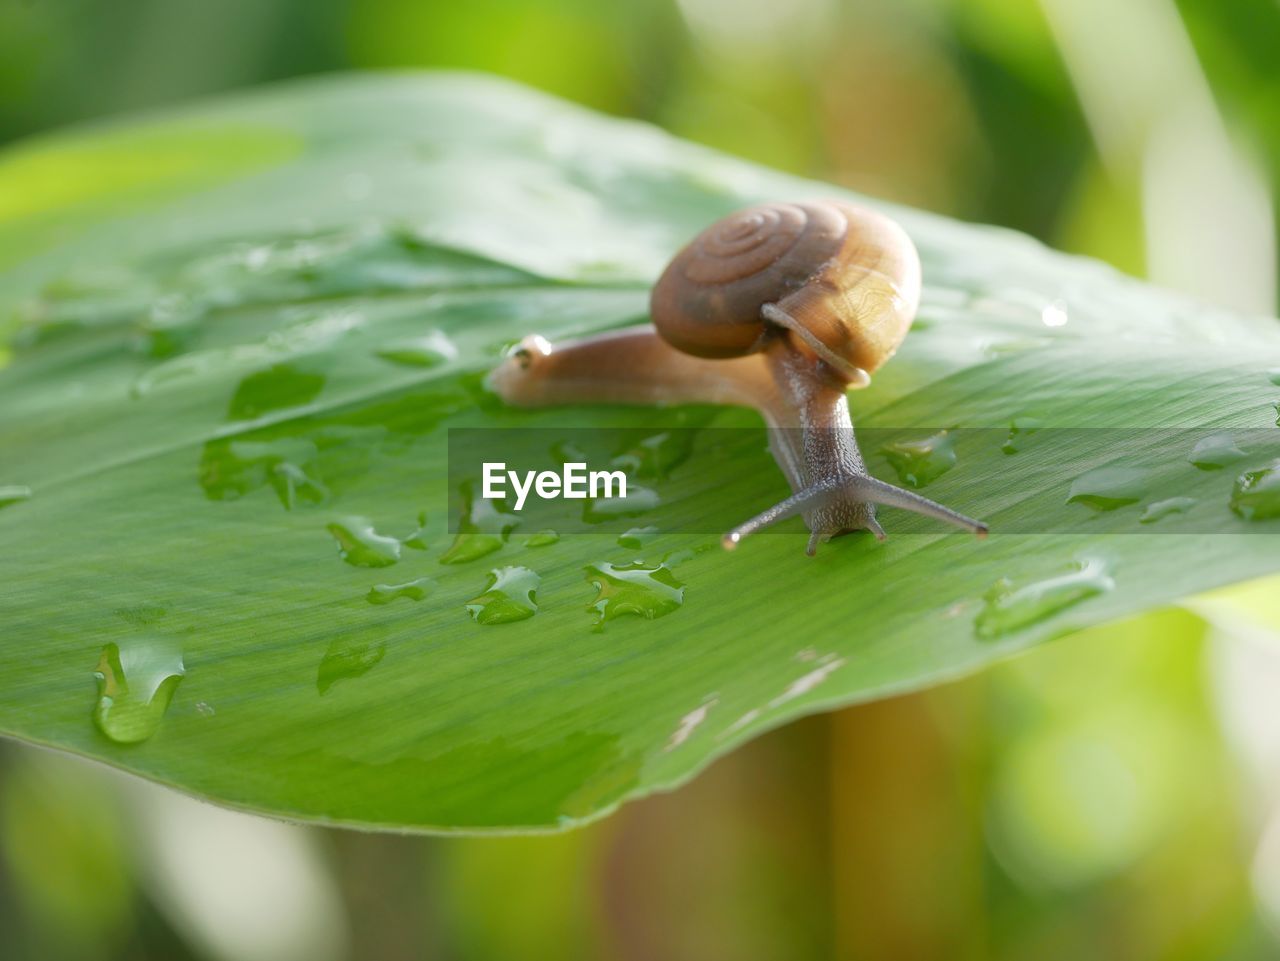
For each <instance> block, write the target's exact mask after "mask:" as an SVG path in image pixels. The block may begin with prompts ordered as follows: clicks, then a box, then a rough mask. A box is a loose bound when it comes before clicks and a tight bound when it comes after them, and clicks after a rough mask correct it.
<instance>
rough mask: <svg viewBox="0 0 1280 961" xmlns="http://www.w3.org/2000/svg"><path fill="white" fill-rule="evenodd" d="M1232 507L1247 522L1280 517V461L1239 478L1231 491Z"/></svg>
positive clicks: (1248, 472)
mask: <svg viewBox="0 0 1280 961" xmlns="http://www.w3.org/2000/svg"><path fill="white" fill-rule="evenodd" d="M1230 505H1231V510H1232V511H1234V512H1235V513H1236V514H1238V515H1239V516H1240V517H1243V518H1244V519H1245V520H1250V521H1261V520H1270V519H1272V518H1276V517H1280V460H1273V461H1272V462H1271V463H1270V464H1268V465H1267V466H1266V467H1261V468H1259V469H1258V470H1251V471H1245V472H1244V473H1243V474H1241V475H1240V476H1239V477H1237V478H1236V482H1235V486H1234V487H1233V488H1232V489H1231V501H1230Z"/></svg>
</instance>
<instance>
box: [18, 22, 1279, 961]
mask: <svg viewBox="0 0 1280 961" xmlns="http://www.w3.org/2000/svg"><path fill="white" fill-rule="evenodd" d="M1277 51H1280V4H1277V3H1276V2H1274V0H1182V2H1177V3H1175V2H1173V0H1119V2H1117V0H870V2H861V0H789V2H786V3H783V2H779V0H614V2H612V3H601V2H598V0H542V2H537V3H534V2H528V0H471V2H468V3H465V4H456V3H455V4H445V3H438V2H422V0H360V2H356V0H220V2H217V3H214V2H210V0H112V2H105V0H0V144H2V143H5V142H9V141H11V140H13V139H15V138H18V137H21V136H24V135H28V134H32V133H38V132H40V131H43V130H46V129H50V128H53V127H57V126H60V125H63V124H66V123H69V122H74V121H81V120H85V119H93V118H99V117H105V116H109V115H111V114H114V113H118V112H122V111H133V110H137V109H142V108H149V107H153V106H159V105H165V104H170V103H176V102H180V101H183V100H186V99H189V98H191V97H195V96H202V95H206V94H211V93H217V92H220V91H224V90H229V89H234V88H239V87H244V86H247V85H252V84H257V83H261V82H266V81H271V80H277V79H282V78H287V77H292V76H299V75H306V74H313V73H317V72H323V71H331V70H340V69H351V68H405V67H424V66H425V67H451V68H469V69H479V70H487V71H493V72H496V73H500V74H504V75H506V76H510V77H513V78H515V79H517V80H521V81H524V82H526V83H529V84H531V85H533V86H536V87H540V88H542V89H544V90H547V91H550V92H552V93H555V94H559V95H561V96H564V97H568V98H570V99H573V100H576V101H578V102H581V103H583V104H586V105H588V106H590V107H594V108H597V109H600V110H604V111H607V112H610V113H614V114H618V115H625V116H632V117H638V118H641V119H645V120H649V121H653V122H655V123H658V124H660V125H662V126H663V127H666V128H667V129H669V130H671V131H672V132H674V133H676V134H678V135H680V136H683V137H686V138H689V139H691V140H696V141H700V142H703V143H706V144H709V145H711V146H713V147H717V148H720V149H723V150H726V151H729V152H732V153H735V154H738V155H741V156H744V157H747V158H750V159H753V160H758V161H760V162H762V163H766V164H769V165H772V166H775V167H779V168H782V169H786V170H790V171H794V172H797V173H801V174H806V175H811V176H815V177H819V178H823V179H826V180H830V181H833V182H837V183H840V184H843V185H845V186H848V187H852V188H854V189H857V190H862V191H865V192H867V193H871V194H875V195H878V196H881V197H885V198H888V199H892V200H896V201H901V202H904V203H909V204H913V205H917V206H921V207H926V208H929V209H931V210H935V211H939V212H941V213H945V214H949V215H952V216H955V217H960V218H963V219H968V220H977V221H986V222H992V223H998V224H1003V225H1006V226H1009V227H1013V228H1016V229H1019V230H1024V231H1028V232H1030V233H1032V234H1034V235H1036V236H1038V237H1040V238H1041V239H1043V240H1045V241H1046V242H1048V243H1050V244H1052V245H1054V246H1057V247H1060V248H1063V249H1066V250H1071V251H1077V252H1080V253H1085V254H1090V255H1093V256H1098V257H1102V258H1104V259H1106V260H1109V261H1111V262H1112V263H1114V264H1115V265H1117V266H1118V267H1120V268H1122V269H1124V270H1127V271H1129V272H1132V273H1134V274H1138V275H1144V276H1147V277H1150V278H1151V279H1153V280H1155V281H1156V282H1158V283H1161V284H1165V285H1168V286H1174V287H1179V288H1182V289H1184V290H1188V291H1190V292H1192V293H1196V294H1199V295H1201V296H1203V297H1205V298H1208V299H1211V300H1215V301H1219V302H1223V303H1227V304H1230V305H1232V306H1234V307H1237V308H1240V309H1243V310H1248V311H1254V312H1264V313H1274V311H1275V306H1276V275H1277V252H1276V243H1275V221H1276V204H1275V199H1274V198H1275V197H1276V196H1277V194H1278V193H1280V189H1278V188H1280V56H1277ZM1122 320H1123V319H1122V318H1118V319H1117V322H1118V323H1121V322H1122ZM1118 335H1119V336H1123V332H1122V331H1119V332H1118ZM1277 364H1278V366H1280V360H1278V362H1277ZM1237 593H1239V592H1237ZM1245 594H1246V595H1247V596H1246V597H1245V599H1244V600H1238V599H1237V600H1235V601H1232V602H1231V603H1228V602H1226V601H1217V602H1212V603H1209V602H1205V603H1199V604H1197V605H1195V607H1194V612H1193V611H1184V610H1178V611H1165V612H1158V613H1155V614H1152V615H1149V616H1147V617H1144V618H1141V619H1139V620H1136V621H1130V622H1127V623H1124V624H1118V625H1114V626H1111V627H1109V628H1106V629H1103V630H1096V631H1093V632H1090V633H1089V634H1088V635H1083V636H1077V637H1074V638H1072V639H1070V640H1067V641H1063V642H1059V643H1056V644H1052V645H1049V646H1047V647H1045V648H1042V649H1040V650H1039V651H1037V652H1034V653H1031V654H1028V655H1025V656H1023V657H1021V658H1019V659H1018V660H1016V661H1013V662H1010V663H1008V664H1006V665H1004V666H1002V667H1000V668H997V669H995V670H992V671H989V672H987V673H985V674H983V675H980V676H978V677H974V678H971V679H968V680H965V681H962V682H958V683H954V684H951V685H948V686H944V687H941V688H938V689H935V690H933V691H931V692H928V693H925V694H919V695H914V696H908V697H902V698H898V699H895V700H891V701H886V702H882V703H878V704H874V705H868V706H864V707H860V708H855V709H850V710H846V711H843V712H840V713H837V714H834V715H829V716H825V717H815V718H810V719H808V720H805V721H803V722H801V723H798V724H795V725H792V726H790V727H788V728H786V729H783V730H780V731H776V732H774V733H773V734H771V735H769V736H766V737H764V738H762V739H761V740H759V741H757V742H756V743H754V744H753V745H751V746H749V747H748V748H747V749H745V750H742V751H740V752H738V753H737V754H735V755H733V756H732V757H730V758H727V759H725V760H722V761H721V762H719V763H718V764H717V765H715V766H714V767H713V768H712V769H711V770H710V771H709V772H707V773H706V774H705V775H703V776H702V777H701V778H699V779H698V780H696V781H695V782H694V783H692V784H691V785H689V786H687V787H685V788H683V789H682V790H680V791H678V792H675V793H674V794H671V795H666V796H661V797H656V798H652V799H649V800H646V801H643V802H639V803H636V804H632V805H630V806H628V807H626V808H625V809H623V810H622V811H621V812H619V813H618V814H616V815H615V816H613V817H611V818H609V819H607V820H605V821H603V822H601V823H598V824H596V825H595V826H593V827H590V828H588V829H585V830H581V831H577V832H575V833H572V834H568V835H562V836H554V837H534V838H491V839H468V838H411V837H398V836H390V835H388V836H378V835H361V834H355V833H349V832H338V831H326V830H323V829H316V828H299V827H293V826H288V825H284V824H280V823H276V822H272V821H266V820H262V819H257V818H251V817H246V816H243V815H238V814H231V813H228V812H224V811H221V810H218V809H215V808H212V807H209V806H206V805H202V804H199V803H197V802H194V801H190V800H188V799H185V798H183V797H180V796H178V795H176V794H172V793H170V792H166V791H163V790H160V789H157V788H154V787H151V786H149V785H145V784H142V783H140V782H135V781H131V780H128V779H125V778H123V777H120V776H118V775H115V774H113V773H111V772H108V771H105V770H102V769H99V768H95V767H91V766H89V765H87V764H84V763H81V762H77V761H72V760H70V759H65V758H61V757H58V756H54V755H52V754H48V753H44V752H39V751H36V750H33V749H29V748H19V747H18V746H17V745H14V744H10V743H0V958H4V959H6V961H9V959H15V961H16V959H41V961H45V959H49V961H56V959H61V958H67V959H97V958H102V959H126V958H127V959H150V958H155V959H182V958H206V959H213V961H221V959H237V961H240V959H245V961H255V959H264V961H266V959H270V961H292V959H308V961H329V959H344V958H359V959H362V961H363V959H369V961H384V959H385V961H396V959H419V958H422V959H435V958H450V959H452V958H460V959H504V961H505V959H513V958H519V959H521V961H536V959H542V958H547V959H564V958H617V959H651V958H652V959H662V961H679V959H686V958H687V959H697V961H717V959H722V958H723V959H726V961H728V959H733V961H751V959H761V961H766V959H767V961H777V959H783V958H785V959H788V961H792V959H795V961H802V959H809V958H814V959H822V958H841V959H855V958H857V959H861V958H894V959H914V958H947V959H986V958H991V959H1002V961H1003V959H1007V961H1015V959H1019V961H1020V959H1028V961H1030V959H1036V961H1043V959H1050V961H1052V959H1059V958H1061V959H1073V961H1075V959H1079V958H1091V959H1111V958H1115V959H1121V958H1123V959H1147V958H1151V959H1156V958H1160V959H1179V961H1182V959H1187V961H1190V959H1201V958H1204V959H1215V961H1216V959H1242V961H1243V959H1267V958H1274V957H1276V956H1280V706H1277V704H1276V697H1275V692H1276V691H1277V690H1280V660H1278V659H1277V658H1276V652H1277V651H1278V650H1280V647H1278V646H1277V645H1280V629H1278V628H1277V625H1280V616H1277V612H1276V610H1274V608H1275V607H1276V606H1277V603H1278V602H1276V601H1274V600H1272V599H1271V598H1272V596H1273V595H1276V594H1280V591H1276V590H1275V589H1274V588H1272V589H1267V588H1265V587H1264V588H1261V589H1256V590H1254V591H1252V592H1245ZM1268 606H1270V607H1271V608H1272V609H1271V610H1269V611H1268V610H1267V608H1268ZM691 643H696V639H691Z"/></svg>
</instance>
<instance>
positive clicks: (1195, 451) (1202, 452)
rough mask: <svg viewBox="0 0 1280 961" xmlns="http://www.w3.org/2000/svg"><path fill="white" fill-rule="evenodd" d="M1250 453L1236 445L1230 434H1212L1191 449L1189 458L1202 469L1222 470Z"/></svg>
mask: <svg viewBox="0 0 1280 961" xmlns="http://www.w3.org/2000/svg"><path fill="white" fill-rule="evenodd" d="M1247 456H1248V455H1247V454H1246V453H1245V452H1244V451H1242V450H1241V449H1240V448H1239V447H1237V446H1236V441H1235V438H1234V437H1232V436H1231V435H1230V434H1227V433H1223V434H1210V435H1209V436H1208V437H1205V438H1203V439H1202V440H1200V441H1199V442H1198V443H1197V444H1196V446H1195V447H1193V448H1192V449H1191V454H1190V456H1188V457H1187V460H1188V461H1190V462H1191V464H1193V465H1194V466H1196V467H1198V468H1199V469H1200V470H1221V469H1222V468H1224V467H1226V466H1227V465H1228V464H1234V463H1235V462H1236V461H1238V460H1243V459H1244V458H1245V457H1247Z"/></svg>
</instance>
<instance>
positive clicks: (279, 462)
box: [200, 438, 329, 510]
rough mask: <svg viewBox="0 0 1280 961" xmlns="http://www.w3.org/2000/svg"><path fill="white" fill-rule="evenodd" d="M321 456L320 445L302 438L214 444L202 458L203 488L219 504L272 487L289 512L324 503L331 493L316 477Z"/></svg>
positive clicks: (201, 481) (223, 440)
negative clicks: (301, 506) (317, 445)
mask: <svg viewBox="0 0 1280 961" xmlns="http://www.w3.org/2000/svg"><path fill="white" fill-rule="evenodd" d="M318 456H319V451H318V450H317V448H316V445H315V444H313V443H312V442H311V441H308V440H304V439H302V438H277V439H275V440H269V441H246V440H232V441H229V440H226V439H222V440H218V441H211V442H210V443H208V444H206V445H205V448H204V453H203V455H202V456H201V458H200V486H201V488H203V490H204V493H205V496H206V497H208V498H209V499H210V500H216V501H222V500H236V499H238V498H240V497H243V496H245V495H246V494H248V493H250V492H252V491H254V490H257V489H258V488H259V487H262V486H264V485H270V487H271V489H272V490H274V491H275V492H276V497H278V498H279V500H280V503H281V505H282V506H283V507H284V508H285V509H286V510H293V509H294V508H295V507H297V506H298V505H300V504H304V503H306V504H320V503H323V502H324V501H325V500H326V499H328V497H329V491H328V489H327V488H326V487H325V486H324V484H322V483H321V482H320V481H319V480H317V479H316V478H315V477H314V476H313V473H314V466H313V462H314V461H315V460H316V458H317V457H318Z"/></svg>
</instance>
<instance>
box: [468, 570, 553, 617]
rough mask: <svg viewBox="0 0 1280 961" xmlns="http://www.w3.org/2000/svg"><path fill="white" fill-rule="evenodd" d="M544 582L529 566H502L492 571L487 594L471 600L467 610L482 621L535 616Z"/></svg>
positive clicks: (485, 592)
mask: <svg viewBox="0 0 1280 961" xmlns="http://www.w3.org/2000/svg"><path fill="white" fill-rule="evenodd" d="M541 581H542V578H540V577H539V576H538V575H537V574H535V573H534V572H533V571H531V570H529V568H527V567H499V568H497V569H496V570H492V571H490V572H489V586H488V587H487V588H485V591H484V593H483V594H481V595H480V596H479V597H476V598H473V599H472V600H470V601H468V602H467V611H468V612H469V613H470V614H471V617H472V618H473V619H474V620H475V621H476V623H478V624H509V623H510V622H512V621H523V620H524V619H525V618H527V617H533V615H534V614H536V613H537V611H538V603H537V597H536V592H537V590H538V585H539V584H540V583H541Z"/></svg>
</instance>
